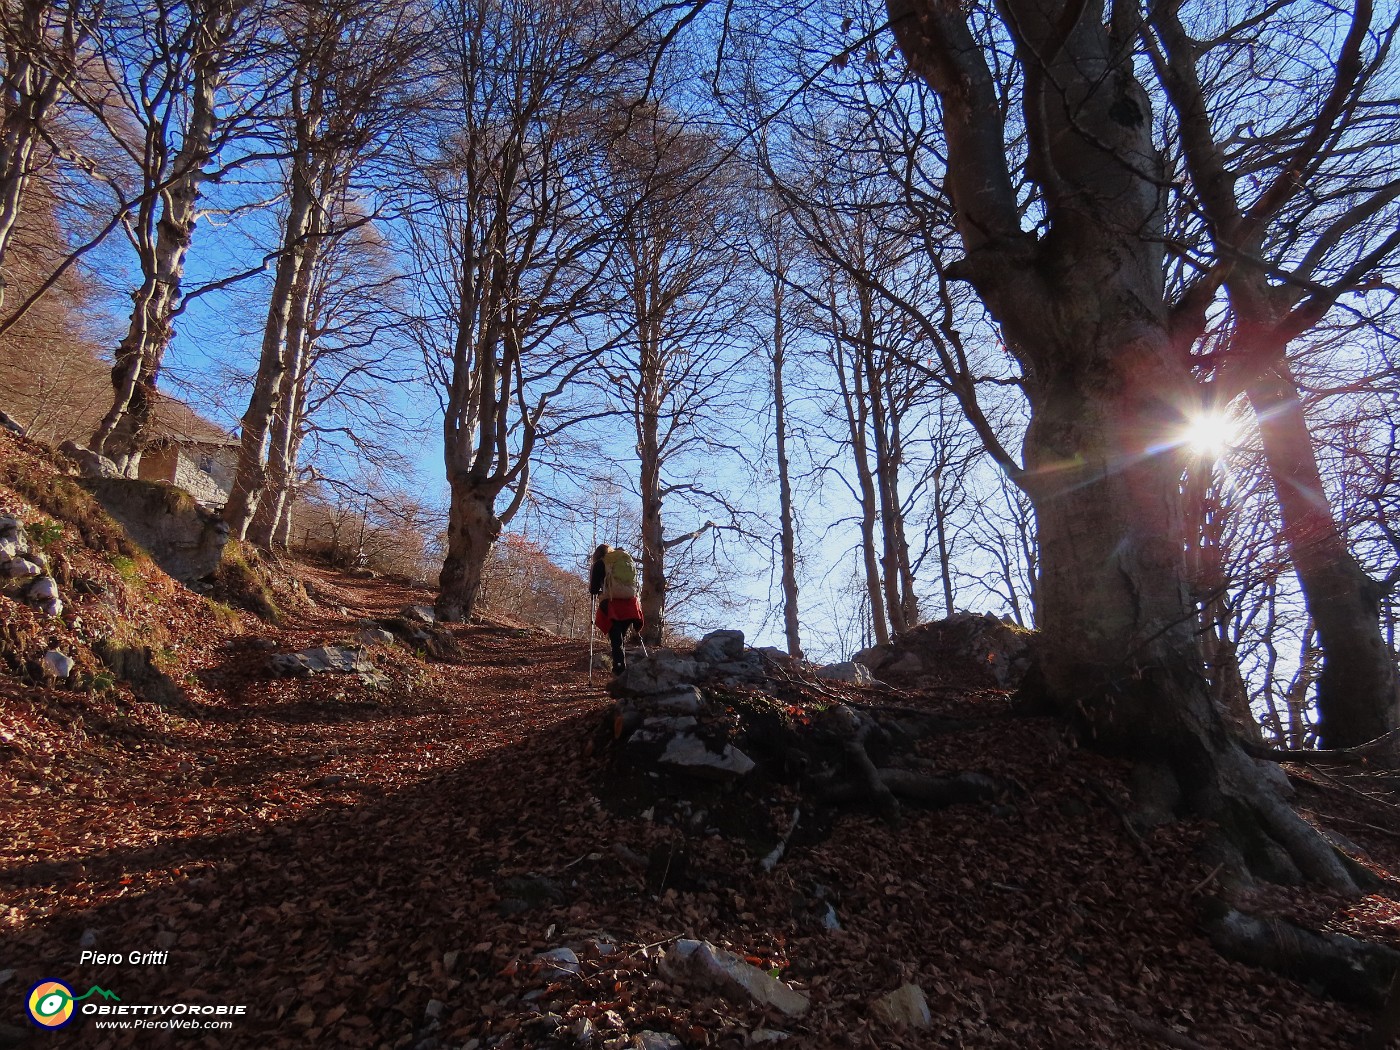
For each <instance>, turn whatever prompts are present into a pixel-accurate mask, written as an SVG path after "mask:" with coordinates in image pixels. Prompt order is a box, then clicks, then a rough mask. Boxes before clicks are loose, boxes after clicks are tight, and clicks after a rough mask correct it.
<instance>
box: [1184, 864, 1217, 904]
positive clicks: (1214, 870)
mask: <svg viewBox="0 0 1400 1050" xmlns="http://www.w3.org/2000/svg"><path fill="white" fill-rule="evenodd" d="M1223 867H1225V865H1224V863H1223V862H1222V863H1220V864H1217V865H1216V866H1215V867H1213V868H1211V869H1210V874H1209V875H1207V876H1206V877H1205V878H1203V879H1202V880H1201V881H1200V882H1198V883H1196V885H1194V886H1192V887H1191V892H1190V893H1188V894H1186V899H1187V900H1190V899H1191V898H1192V897H1194V896H1195V895H1196V894H1198V893H1200V892H1201V890H1203V889H1205V888H1206V887H1207V886H1209V885H1210V884H1211V883H1212V882H1213V881H1215V877H1216V876H1217V875H1219V874H1220V869H1221V868H1223Z"/></svg>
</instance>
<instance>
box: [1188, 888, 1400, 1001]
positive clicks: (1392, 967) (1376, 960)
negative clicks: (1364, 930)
mask: <svg viewBox="0 0 1400 1050" xmlns="http://www.w3.org/2000/svg"><path fill="white" fill-rule="evenodd" d="M1222 909H1223V910H1222V912H1221V913H1220V914H1219V915H1218V916H1217V917H1216V918H1214V919H1212V920H1211V921H1210V922H1208V923H1207V925H1206V932H1207V933H1208V934H1209V936H1210V941H1211V944H1213V945H1214V946H1215V949H1216V951H1218V952H1220V954H1221V955H1224V956H1226V957H1227V958H1230V959H1235V960H1237V961H1238V962H1243V963H1248V964H1249V965H1251V966H1257V967H1259V968H1261V969H1265V970H1272V971H1274V972H1275V973H1280V974H1283V975H1284V976H1286V977H1291V978H1293V979H1294V980H1297V981H1301V982H1303V983H1305V984H1307V983H1314V984H1318V985H1321V986H1322V989H1323V990H1324V991H1325V992H1327V994H1328V995H1330V996H1332V997H1333V998H1335V999H1340V1000H1343V1001H1345V1002H1352V1003H1359V1004H1361V1005H1363V1006H1370V1007H1380V1006H1382V1005H1383V1004H1384V1003H1385V1002H1386V999H1387V995H1388V992H1389V990H1390V988H1391V984H1392V982H1393V981H1394V980H1395V979H1396V975H1397V974H1400V952H1397V951H1395V950H1394V949H1391V948H1386V947H1383V946H1381V945H1378V944H1368V943H1367V942H1365V941H1359V940H1357V939H1355V938H1354V937H1346V936H1343V935H1342V934H1337V933H1318V932H1316V931H1313V930H1307V929H1304V928H1303V927H1301V926H1295V925H1293V924H1292V923H1289V922H1284V921H1283V920H1281V919H1261V918H1258V917H1256V916H1253V915H1247V914H1245V913H1244V912H1241V911H1236V910H1235V909H1234V908H1229V907H1224V906H1222Z"/></svg>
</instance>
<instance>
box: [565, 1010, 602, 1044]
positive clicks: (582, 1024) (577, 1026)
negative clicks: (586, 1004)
mask: <svg viewBox="0 0 1400 1050" xmlns="http://www.w3.org/2000/svg"><path fill="white" fill-rule="evenodd" d="M569 1033H570V1034H571V1035H572V1036H573V1037H574V1042H575V1044H577V1045H578V1046H592V1045H593V1043H594V1041H595V1040H596V1039H597V1038H598V1029H596V1028H594V1027H593V1022H592V1021H591V1020H589V1019H588V1018H587V1017H580V1018H579V1019H578V1020H577V1021H575V1022H574V1026H573V1027H572V1028H570V1029H569Z"/></svg>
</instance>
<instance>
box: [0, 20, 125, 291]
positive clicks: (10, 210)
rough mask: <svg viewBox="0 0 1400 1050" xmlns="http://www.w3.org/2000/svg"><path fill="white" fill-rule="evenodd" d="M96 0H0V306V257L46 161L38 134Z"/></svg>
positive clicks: (0, 270)
mask: <svg viewBox="0 0 1400 1050" xmlns="http://www.w3.org/2000/svg"><path fill="white" fill-rule="evenodd" d="M101 15H102V4H101V2H97V3H87V2H85V0H59V2H56V3H55V2H50V0H5V2H4V3H3V4H0V46H3V49H4V62H5V64H4V67H3V70H0V306H4V305H5V287H6V280H5V257H6V255H7V254H8V252H9V248H10V243H11V240H12V239H13V237H14V233H15V229H16V223H17V222H18V220H19V215H20V211H21V209H22V207H23V203H24V196H25V191H26V190H27V188H28V186H29V182H30V179H31V178H32V177H33V176H34V174H35V173H36V172H37V171H39V170H40V169H41V166H42V165H43V164H44V163H45V161H46V158H45V152H46V151H45V147H44V143H43V139H44V137H45V135H46V134H47V135H50V136H52V135H53V134H54V130H55V129H54V127H53V126H52V125H53V114H54V110H55V108H56V107H57V106H58V105H59V103H60V101H61V100H62V98H63V95H64V93H65V91H66V90H67V87H68V85H69V84H70V83H71V82H72V80H73V77H74V76H75V75H76V71H77V67H78V65H79V62H80V61H81V59H82V56H83V50H84V48H85V46H86V43H87V41H88V37H89V35H90V34H91V31H92V26H93V24H94V23H95V22H96V21H97V20H98V19H99V18H101Z"/></svg>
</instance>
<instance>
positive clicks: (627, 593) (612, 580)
mask: <svg viewBox="0 0 1400 1050" xmlns="http://www.w3.org/2000/svg"><path fill="white" fill-rule="evenodd" d="M603 572H604V574H605V575H604V577H603V578H604V581H605V582H604V587H603V593H604V594H605V595H607V597H608V598H609V599H612V598H635V597H636V596H637V567H636V565H634V564H633V563H632V555H630V554H628V553H627V552H626V551H625V550H620V549H618V548H614V549H613V550H610V551H608V553H607V554H605V555H603Z"/></svg>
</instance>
